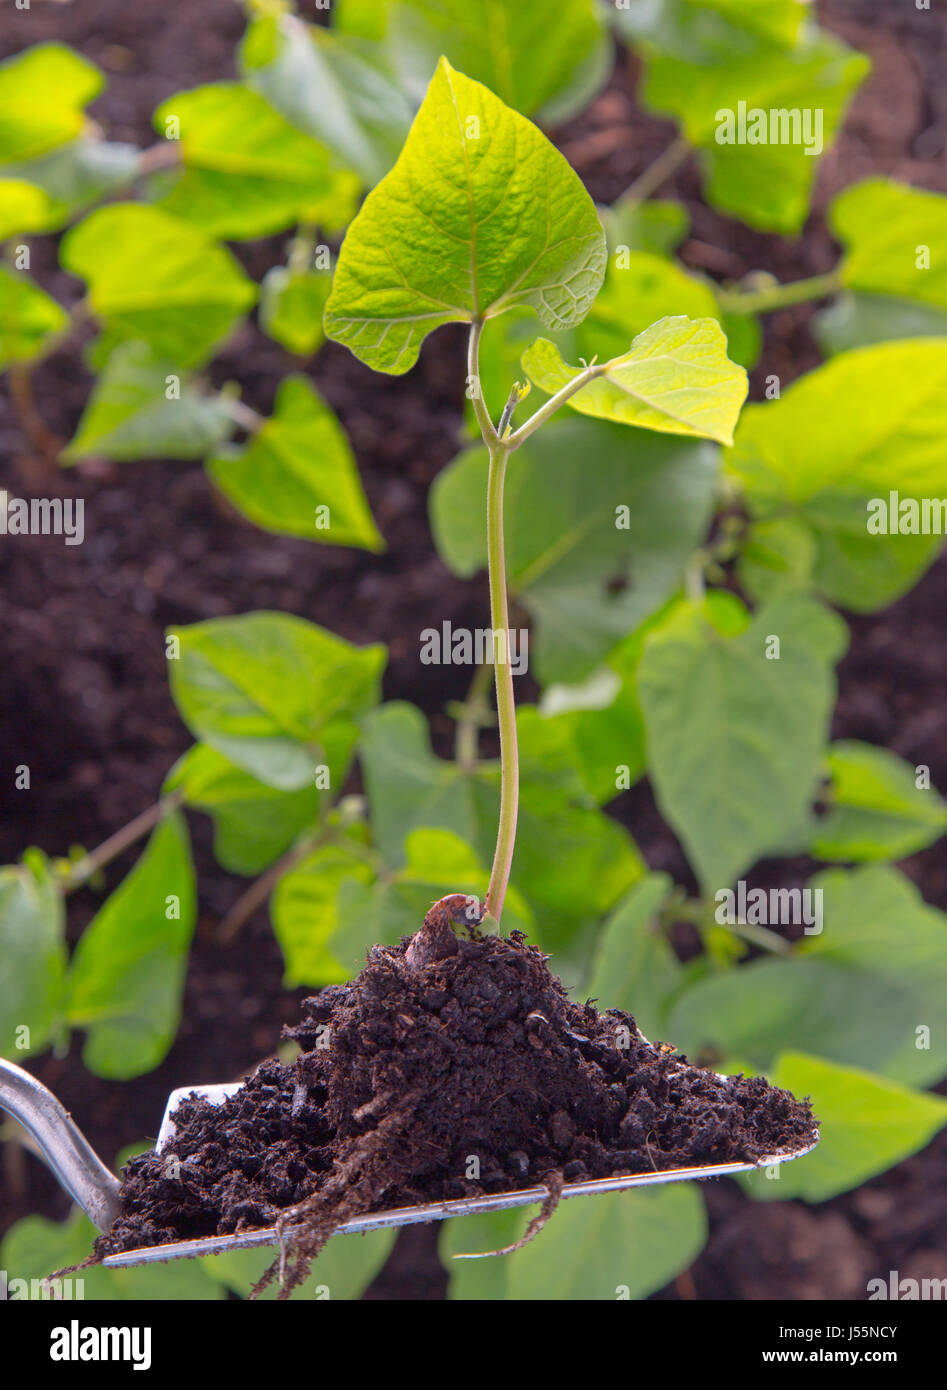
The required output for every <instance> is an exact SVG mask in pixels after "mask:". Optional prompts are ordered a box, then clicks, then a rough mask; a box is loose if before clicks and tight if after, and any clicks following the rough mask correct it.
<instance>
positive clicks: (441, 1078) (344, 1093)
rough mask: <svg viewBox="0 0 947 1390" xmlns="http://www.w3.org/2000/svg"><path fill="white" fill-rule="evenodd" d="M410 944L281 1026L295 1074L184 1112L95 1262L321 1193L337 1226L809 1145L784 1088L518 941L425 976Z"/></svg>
mask: <svg viewBox="0 0 947 1390" xmlns="http://www.w3.org/2000/svg"><path fill="white" fill-rule="evenodd" d="M408 943H409V938H407V937H406V938H404V939H403V940H402V943H401V945H400V946H375V947H373V948H372V950H371V952H370V953H369V957H368V964H367V965H366V967H365V969H364V970H363V971H362V973H361V974H360V975H359V976H358V978H357V979H356V980H353V981H352V982H351V983H349V984H346V985H339V986H333V987H332V988H329V989H325V990H323V991H322V993H321V994H319V995H317V996H316V997H315V998H312V999H307V1000H306V1001H305V1003H304V1005H303V1012H304V1020H303V1022H302V1023H301V1024H299V1025H298V1027H295V1028H289V1029H286V1030H285V1034H286V1036H288V1037H291V1038H293V1039H294V1040H295V1041H296V1042H297V1043H299V1044H300V1046H301V1048H302V1049H303V1050H302V1052H301V1053H300V1055H299V1057H298V1058H297V1059H296V1061H295V1062H293V1063H292V1064H291V1065H283V1064H281V1063H279V1062H276V1061H273V1062H267V1063H265V1064H264V1065H263V1066H261V1067H260V1068H259V1069H258V1070H257V1071H256V1072H255V1073H254V1074H253V1076H252V1077H250V1079H249V1080H248V1081H247V1082H246V1084H245V1085H244V1087H243V1088H242V1089H241V1090H240V1091H239V1092H238V1093H237V1094H236V1095H235V1096H233V1097H231V1098H230V1099H229V1100H228V1101H226V1102H225V1103H224V1104H223V1105H220V1106H213V1105H210V1104H209V1103H208V1102H207V1101H206V1100H203V1099H200V1098H198V1097H193V1098H189V1099H187V1100H186V1101H184V1102H183V1104H182V1105H181V1106H180V1107H179V1109H178V1110H177V1112H176V1115H175V1123H176V1128H177V1134H176V1137H175V1138H174V1140H173V1142H172V1145H171V1146H170V1149H169V1150H165V1151H163V1153H162V1155H161V1156H160V1157H159V1156H157V1155H155V1154H154V1153H149V1154H145V1155H143V1156H141V1157H138V1158H134V1159H132V1160H131V1162H130V1163H129V1164H128V1166H127V1168H126V1170H125V1175H124V1186H123V1201H124V1207H123V1212H122V1215H121V1216H120V1217H119V1218H118V1219H117V1221H116V1222H115V1224H114V1226H113V1227H112V1230H111V1231H110V1232H109V1233H108V1235H106V1236H103V1237H101V1238H100V1240H99V1241H98V1242H97V1252H98V1253H99V1254H110V1253H113V1252H115V1251H118V1250H129V1249H135V1248H137V1247H140V1246H144V1245H156V1244H163V1243H165V1242H168V1241H172V1240H175V1239H187V1238H194V1237H199V1236H209V1235H225V1234H229V1233H232V1232H234V1231H242V1230H247V1229H252V1228H254V1227H260V1226H269V1225H272V1224H273V1223H274V1222H275V1221H276V1220H277V1219H278V1217H279V1216H280V1214H281V1213H283V1212H285V1211H286V1210H287V1208H289V1207H291V1206H293V1205H295V1204H297V1203H300V1202H303V1201H304V1200H305V1199H306V1198H308V1197H311V1196H312V1195H313V1194H320V1196H321V1197H322V1196H324V1199H325V1200H324V1202H322V1201H320V1202H317V1203H316V1204H315V1206H314V1211H315V1213H316V1214H317V1215H318V1218H319V1220H320V1221H321V1222H322V1223H323V1225H324V1226H326V1229H331V1226H333V1225H335V1224H336V1223H337V1222H338V1221H340V1220H342V1219H345V1218H348V1217H350V1216H354V1215H356V1214H360V1213H363V1212H367V1211H377V1210H382V1209H385V1208H393V1207H400V1206H412V1205H414V1204H416V1203H421V1202H426V1201H446V1200H450V1199H451V1198H459V1197H469V1196H479V1195H483V1194H486V1193H495V1192H504V1191H509V1190H511V1189H518V1188H525V1187H531V1186H535V1185H536V1184H538V1183H541V1182H543V1180H544V1179H548V1177H549V1175H551V1174H555V1175H561V1178H562V1179H564V1180H565V1181H567V1182H581V1181H583V1180H584V1179H587V1178H601V1177H608V1176H611V1175H613V1174H615V1173H641V1172H652V1171H655V1170H661V1169H667V1168H675V1167H687V1166H692V1165H695V1164H700V1165H706V1164H711V1163H726V1162H732V1161H741V1160H745V1161H756V1160H759V1159H761V1158H764V1157H766V1156H769V1155H772V1154H775V1153H778V1152H780V1151H784V1150H787V1149H798V1148H802V1147H804V1146H805V1145H806V1144H808V1143H810V1142H811V1141H812V1139H813V1138H814V1134H815V1122H814V1120H813V1117H812V1113H811V1110H810V1109H809V1106H808V1104H807V1103H805V1102H800V1101H798V1100H796V1099H794V1098H793V1097H792V1096H791V1095H790V1094H789V1093H788V1092H787V1091H782V1090H779V1089H777V1088H776V1087H773V1086H770V1085H769V1084H768V1083H767V1082H765V1081H763V1080H762V1079H760V1078H753V1079H746V1078H744V1077H742V1076H739V1077H730V1078H727V1079H723V1078H721V1077H718V1076H717V1075H715V1074H714V1073H713V1072H709V1071H704V1070H701V1069H699V1068H696V1067H691V1066H689V1065H687V1064H686V1060H685V1059H684V1058H682V1057H679V1056H678V1055H677V1054H675V1053H673V1052H672V1051H671V1050H669V1049H664V1048H662V1047H660V1046H655V1045H652V1044H651V1043H649V1042H646V1041H644V1040H643V1039H642V1038H641V1037H640V1036H639V1035H638V1033H637V1030H636V1028H635V1021H634V1019H633V1018H632V1017H631V1015H629V1014H624V1013H621V1012H619V1011H618V1010H616V1009H610V1010H608V1012H607V1013H605V1014H600V1013H599V1012H598V1011H597V1010H596V1009H595V1007H594V1006H593V1005H592V1004H590V1003H587V1004H577V1003H575V1002H573V1001H571V1000H570V999H569V998H568V996H567V995H566V993H565V991H564V989H563V988H562V985H561V984H560V982H559V980H558V979H555V978H554V977H553V976H552V975H551V974H550V972H549V968H548V966H547V964H546V960H547V958H546V957H545V956H544V955H543V954H542V953H541V952H540V951H539V950H538V949H537V948H536V947H534V946H530V945H528V944H527V943H526V940H525V938H524V937H522V936H521V935H520V934H518V933H514V934H513V935H512V936H511V937H510V938H508V939H500V938H497V937H482V938H481V937H477V938H476V939H473V940H471V941H464V942H460V943H458V944H459V950H457V951H456V952H454V953H453V954H451V955H448V956H447V957H445V958H442V959H439V960H436V961H433V962H431V963H429V964H426V965H423V966H421V967H417V966H414V967H412V966H411V965H410V964H409V961H408V960H407V959H406V956H405V949H406V947H407V946H408ZM170 1154H173V1156H174V1157H175V1158H176V1159H178V1160H179V1162H180V1168H176V1169H171V1170H170V1171H169V1167H168V1158H169V1156H170ZM472 1159H476V1160H477V1161H478V1164H479V1177H476V1178H474V1177H471V1176H469V1174H470V1172H471V1160H472ZM326 1223H327V1225H326Z"/></svg>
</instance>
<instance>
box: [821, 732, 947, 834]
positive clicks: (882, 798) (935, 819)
mask: <svg viewBox="0 0 947 1390" xmlns="http://www.w3.org/2000/svg"><path fill="white" fill-rule="evenodd" d="M828 763H829V771H830V773H831V778H832V780H831V784H830V787H829V791H828V793H827V797H828V802H829V807H828V810H827V812H826V814H825V815H824V816H823V817H822V818H821V820H819V821H818V823H817V831H816V836H815V839H814V841H813V844H812V853H813V854H814V855H815V857H816V858H817V859H836V860H852V861H865V860H873V859H906V858H907V856H908V855H910V854H916V853H917V851H918V850H921V849H926V847H927V846H928V845H930V844H933V843H934V841H935V840H938V839H940V837H941V835H943V833H944V830H945V829H947V805H945V804H944V802H943V801H942V799H941V798H940V797H939V796H938V794H937V792H936V791H935V790H934V789H933V788H932V787H930V786H928V787H927V788H926V789H924V788H919V787H918V785H917V774H916V771H915V769H914V767H912V766H911V765H909V764H908V763H906V762H904V761H903V760H902V759H901V758H899V757H897V756H896V755H895V754H894V753H891V752H889V751H888V749H887V748H873V747H872V746H871V745H870V744H868V743H856V742H847V743H834V744H833V745H832V747H831V748H830V749H829V754H828Z"/></svg>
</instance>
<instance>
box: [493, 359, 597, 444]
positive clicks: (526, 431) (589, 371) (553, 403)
mask: <svg viewBox="0 0 947 1390" xmlns="http://www.w3.org/2000/svg"><path fill="white" fill-rule="evenodd" d="M608 366H609V363H607V362H604V363H602V364H601V365H598V364H596V363H595V362H592V363H590V364H589V366H587V367H586V368H585V371H583V372H580V373H579V375H578V376H576V377H573V378H572V380H571V381H567V382H566V384H565V386H562V387H560V388H559V390H558V391H557V392H556V394H555V395H554V396H550V397H549V400H548V401H547V402H546V404H545V405H541V406H540V407H539V409H538V410H537V411H535V412H534V414H532V415H531V416H530V417H529V419H528V420H527V421H526V422H525V424H522V425H520V427H519V429H518V430H514V432H513V434H511V435H510V436H509V438H508V439H505V440H504V441H503V443H504V447H505V448H506V449H507V451H508V452H509V453H511V454H512V452H513V450H514V449H518V448H519V447H520V445H521V444H523V443H525V441H526V440H527V439H528V438H529V437H530V435H531V434H535V432H536V430H538V429H539V427H540V426H541V425H544V424H545V423H546V421H547V420H550V419H551V418H552V417H553V415H555V413H556V411H557V410H558V409H559V408H560V406H563V405H565V403H566V401H567V400H568V399H569V397H570V396H574V395H575V393H576V392H577V391H581V390H582V387H583V386H588V384H589V382H590V381H594V380H595V378H596V377H597V376H602V375H603V373H604V372H605V370H606V368H607V367H608Z"/></svg>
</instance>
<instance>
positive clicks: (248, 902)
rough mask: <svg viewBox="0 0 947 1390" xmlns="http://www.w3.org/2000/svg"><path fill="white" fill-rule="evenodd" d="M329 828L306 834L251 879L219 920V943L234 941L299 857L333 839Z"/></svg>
mask: <svg viewBox="0 0 947 1390" xmlns="http://www.w3.org/2000/svg"><path fill="white" fill-rule="evenodd" d="M333 833H334V832H333V831H332V830H328V829H327V830H324V831H322V832H321V833H320V834H316V835H306V836H304V837H303V839H301V840H300V841H299V842H298V843H297V844H295V845H293V847H292V848H291V849H288V850H287V851H286V853H285V854H284V855H283V856H282V857H281V858H279V859H277V861H276V863H275V864H271V865H270V867H269V868H268V869H267V871H266V873H264V874H261V875H260V877H259V878H257V879H254V881H253V882H252V883H251V884H250V887H249V888H248V889H247V891H246V892H245V893H242V894H241V895H240V897H239V898H238V899H237V901H236V902H235V903H234V905H233V907H232V908H231V909H230V911H229V912H228V913H227V915H226V916H225V917H223V918H222V919H221V922H220V925H219V926H218V928H217V933H216V935H217V940H218V941H219V942H221V944H222V945H229V944H230V942H231V941H233V939H234V937H235V936H236V935H237V932H238V931H239V930H240V928H241V927H242V926H243V924H244V922H246V921H248V920H249V919H250V918H251V917H252V916H253V914H254V912H256V910H257V908H258V907H262V906H263V904H264V903H265V902H266V900H267V898H268V897H269V896H270V893H271V891H272V890H273V888H275V887H276V884H277V883H278V882H279V880H280V879H281V878H282V877H283V875H284V874H285V873H286V872H287V870H289V869H291V868H292V867H293V865H294V864H298V863H299V861H300V859H305V857H306V855H307V854H311V853H312V852H313V850H315V849H319V847H320V846H321V845H324V844H325V843H326V842H327V841H328V840H330V839H332V838H333Z"/></svg>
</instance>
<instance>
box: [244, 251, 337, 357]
mask: <svg viewBox="0 0 947 1390" xmlns="http://www.w3.org/2000/svg"><path fill="white" fill-rule="evenodd" d="M331 288H332V276H331V275H330V274H329V273H328V272H327V271H317V270H291V269H290V268H289V267H287V266H282V265H275V266H273V267H272V269H270V270H268V271H267V272H266V274H265V275H264V277H263V281H262V283H261V285H260V327H261V328H262V329H263V331H264V333H266V334H268V335H269V337H271V338H275V340H276V341H277V342H278V343H282V345H283V347H285V348H288V349H289V351H290V352H295V353H296V354H297V356H299V357H309V356H310V355H311V354H312V353H314V352H315V351H316V350H317V349H318V348H320V347H321V346H322V343H323V339H324V338H325V334H324V332H323V330H322V314H323V310H324V309H325V306H326V300H327V299H328V298H329V291H330V290H331Z"/></svg>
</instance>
